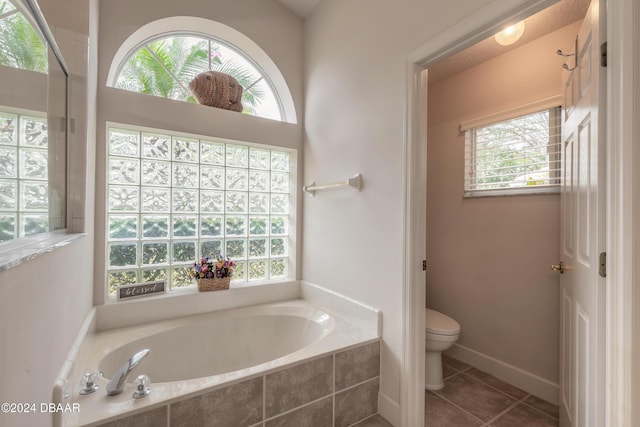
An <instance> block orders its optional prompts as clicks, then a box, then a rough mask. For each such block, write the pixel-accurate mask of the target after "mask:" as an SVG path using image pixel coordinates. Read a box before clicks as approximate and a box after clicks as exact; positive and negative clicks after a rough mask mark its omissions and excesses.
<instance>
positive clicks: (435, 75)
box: [277, 0, 590, 83]
mask: <svg viewBox="0 0 640 427" xmlns="http://www.w3.org/2000/svg"><path fill="white" fill-rule="evenodd" d="M277 1H278V2H279V3H281V4H282V5H284V6H285V7H286V8H287V9H289V10H291V11H292V12H293V13H295V14H296V15H298V16H300V17H301V18H306V17H307V16H309V15H310V14H311V13H312V12H313V10H314V9H315V7H316V6H317V5H318V4H319V3H320V2H321V1H322V0H277ZM589 3H590V0H559V1H558V3H556V4H554V5H553V6H550V7H548V8H546V9H544V10H543V11H541V12H539V13H537V14H535V15H532V16H530V17H529V18H527V19H525V27H526V28H525V31H524V35H523V36H522V38H521V39H520V40H518V41H517V42H516V43H514V44H512V45H511V46H500V45H499V44H498V43H496V41H495V40H494V39H493V36H492V37H489V38H487V39H485V40H483V41H481V42H479V43H477V44H475V45H473V46H471V47H469V48H467V49H465V50H463V51H461V52H458V53H456V54H454V55H451V56H450V57H448V58H446V59H444V60H442V61H440V62H438V63H437V64H435V65H432V66H430V67H429V83H435V82H437V81H439V80H442V79H444V78H446V77H448V76H451V75H454V74H457V73H459V72H461V71H464V70H466V69H469V68H471V67H474V66H476V65H478V64H481V63H483V62H485V61H488V60H489V59H492V58H495V57H497V56H500V55H502V54H505V53H507V52H509V51H510V50H512V49H515V48H517V47H519V46H522V45H523V44H525V43H528V42H530V41H533V40H535V39H537V38H539V37H542V36H544V35H546V34H549V33H551V32H552V31H555V30H558V29H560V28H562V27H565V26H567V25H569V24H572V23H574V22H576V21H579V20H581V19H583V18H584V16H585V15H586V13H587V9H589Z"/></svg>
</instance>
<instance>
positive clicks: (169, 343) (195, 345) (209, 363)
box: [94, 302, 335, 382]
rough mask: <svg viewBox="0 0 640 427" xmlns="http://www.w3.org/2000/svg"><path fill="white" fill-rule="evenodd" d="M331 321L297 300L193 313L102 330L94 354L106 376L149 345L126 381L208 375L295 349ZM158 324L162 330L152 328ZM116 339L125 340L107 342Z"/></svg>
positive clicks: (309, 341)
mask: <svg viewBox="0 0 640 427" xmlns="http://www.w3.org/2000/svg"><path fill="white" fill-rule="evenodd" d="M334 326H335V319H334V318H333V317H332V316H330V315H328V314H327V313H326V312H324V311H322V310H319V309H317V308H314V307H312V306H309V305H305V304H301V303H300V302H296V303H287V304H270V305H261V306H256V307H245V308H241V309H233V310H225V311H219V312H213V313H209V314H205V315H199V316H191V317H187V318H182V319H176V320H173V321H169V322H162V324H158V325H147V326H141V327H135V328H130V330H127V331H117V332H115V333H104V334H103V335H104V336H105V338H106V340H104V341H105V342H104V345H102V344H101V343H99V347H97V348H96V350H97V349H101V351H98V352H97V354H96V356H97V357H101V356H102V359H101V361H100V362H99V364H98V372H102V373H103V376H104V377H105V378H107V379H109V378H111V377H112V375H113V374H114V372H116V371H117V370H118V368H120V366H122V364H123V363H124V362H126V361H127V360H128V359H129V357H131V356H132V355H133V354H134V353H136V352H138V351H140V350H142V349H145V348H148V349H150V350H151V352H150V353H149V355H148V356H147V357H146V358H145V359H144V360H143V361H142V363H141V364H140V365H139V366H138V367H137V368H136V369H135V370H134V372H132V374H131V375H130V377H129V379H130V381H132V380H133V378H135V376H136V375H137V374H138V373H140V374H141V373H144V374H146V375H148V376H149V377H150V378H151V380H152V381H154V382H168V381H180V380H189V379H193V378H201V377H208V376H211V375H217V374H223V373H226V372H232V371H236V370H239V369H245V368H249V367H252V366H256V365H260V364H262V363H265V362H269V361H271V360H275V359H278V358H280V357H283V356H286V355H288V354H291V353H295V352H296V351H298V350H300V349H302V348H304V347H307V346H308V345H310V344H312V343H314V342H316V341H318V340H319V339H320V338H322V337H323V336H325V335H327V334H328V333H330V332H331V330H332V329H333V328H334ZM158 327H159V328H160V330H157V331H155V332H152V330H156V329H158ZM116 336H117V338H116ZM101 338H102V337H101ZM100 341H103V340H100ZM117 341H119V342H120V343H122V342H123V341H124V342H126V344H124V345H119V346H118V347H116V348H112V346H111V345H109V343H113V344H115V343H116V342H117ZM94 347H95V345H94Z"/></svg>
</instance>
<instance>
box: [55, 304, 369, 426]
mask: <svg viewBox="0 0 640 427" xmlns="http://www.w3.org/2000/svg"><path fill="white" fill-rule="evenodd" d="M356 308H357V307H356ZM364 310H365V311H366V309H364ZM356 311H357V310H356ZM377 316H378V315H377V312H372V317H371V319H372V321H368V320H367V321H366V322H365V323H366V324H368V325H369V326H370V327H363V323H362V322H360V323H359V322H357V321H354V319H347V318H344V317H342V316H339V315H335V314H333V313H330V312H327V311H325V310H322V309H319V308H317V307H315V306H313V305H312V304H310V303H309V302H307V301H304V300H300V299H296V300H289V301H282V302H275V303H269V304H263V305H256V306H250V307H242V308H234V309H229V310H222V311H215V312H211V313H206V314H199V315H194V316H188V317H181V318H177V319H169V320H162V321H157V322H154V323H149V324H143V325H137V326H129V327H123V328H118V329H111V330H106V331H99V332H96V333H93V334H89V335H87V338H86V339H85V342H86V344H87V345H88V346H89V347H90V350H88V355H87V356H86V363H84V365H83V366H82V369H80V368H81V367H80V366H78V371H80V372H92V371H95V372H102V373H103V375H102V377H101V378H100V380H99V382H100V388H99V390H97V391H96V392H95V393H93V394H89V395H80V394H79V391H80V386H79V383H80V381H79V380H80V377H81V374H79V375H77V377H76V378H70V379H69V381H68V383H69V386H70V388H69V392H70V396H69V397H68V398H66V399H64V400H63V403H72V404H73V403H78V404H79V405H80V411H79V412H78V413H71V414H65V416H64V418H63V420H62V422H61V423H60V424H61V425H64V426H78V425H97V424H100V423H102V422H105V421H108V420H113V419H115V418H120V417H123V416H128V415H131V414H135V413H139V412H143V411H145V410H147V409H149V408H153V407H158V406H161V405H167V404H171V403H172V402H176V401H180V400H184V399H185V398H187V397H192V396H197V395H198V394H202V393H207V392H209V391H211V390H215V389H218V388H221V387H225V386H228V385H229V384H234V383H237V382H239V381H244V380H246V379H248V378H254V377H258V376H262V375H266V374H268V373H270V372H275V371H278V370H281V369H284V368H286V367H289V366H292V365H295V364H297V363H300V362H302V361H306V360H312V359H314V358H317V357H320V356H323V355H327V354H331V353H334V352H336V351H340V350H343V349H347V348H350V347H354V346H358V345H362V344H363V343H367V342H371V341H372V340H374V341H375V340H377V339H378V337H379V332H378V329H377V323H376V322H377V320H376V319H377V318H378V317H377ZM365 326H366V325H365ZM144 348H148V349H150V350H151V351H150V353H149V355H148V356H147V357H146V358H145V359H143V360H142V362H141V363H140V364H139V366H138V367H137V368H136V369H135V370H134V371H133V372H132V374H131V375H130V376H129V379H128V382H127V384H126V385H125V389H124V391H123V392H122V393H121V394H119V395H117V396H107V395H106V391H105V389H106V385H107V383H108V380H109V379H110V378H111V376H112V375H113V373H114V372H115V371H116V370H117V369H118V368H119V367H120V366H122V364H124V363H125V362H126V361H127V360H128V359H129V357H131V355H133V354H134V353H136V352H137V351H140V350H142V349H144ZM140 374H145V375H148V376H149V378H150V380H151V394H150V395H149V396H147V397H145V398H143V399H132V393H133V385H132V384H131V383H132V381H133V380H134V379H135V378H136V376H137V375H140Z"/></svg>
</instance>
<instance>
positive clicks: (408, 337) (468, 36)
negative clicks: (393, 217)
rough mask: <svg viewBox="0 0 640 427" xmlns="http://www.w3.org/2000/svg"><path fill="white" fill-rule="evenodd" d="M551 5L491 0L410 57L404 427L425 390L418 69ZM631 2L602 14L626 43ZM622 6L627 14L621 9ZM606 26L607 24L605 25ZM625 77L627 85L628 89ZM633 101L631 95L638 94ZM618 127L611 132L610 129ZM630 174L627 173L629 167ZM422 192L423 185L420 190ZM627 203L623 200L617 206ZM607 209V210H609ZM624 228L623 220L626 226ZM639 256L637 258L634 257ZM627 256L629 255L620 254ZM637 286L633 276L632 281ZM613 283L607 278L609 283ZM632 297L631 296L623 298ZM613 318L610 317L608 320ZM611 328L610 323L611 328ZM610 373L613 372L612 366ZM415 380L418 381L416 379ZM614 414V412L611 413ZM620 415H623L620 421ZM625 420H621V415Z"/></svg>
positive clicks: (616, 386)
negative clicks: (420, 241) (423, 375)
mask: <svg viewBox="0 0 640 427" xmlns="http://www.w3.org/2000/svg"><path fill="white" fill-rule="evenodd" d="M550 3H553V2H545V1H539V2H533V4H532V3H530V2H525V1H521V2H518V4H516V5H515V6H514V5H513V3H509V4H506V2H505V3H503V2H499V1H497V2H494V3H493V4H492V5H491V7H490V8H486V9H484V10H482V11H480V12H479V13H477V14H475V15H473V16H471V17H470V18H468V19H467V20H465V21H464V22H461V23H460V24H459V25H456V26H455V27H453V28H451V29H450V30H449V31H447V32H446V33H443V34H441V35H440V36H439V37H437V38H435V39H433V40H431V41H430V42H429V43H427V44H425V45H424V46H422V47H420V48H419V49H416V50H415V51H414V52H412V53H411V54H410V55H409V56H408V74H407V78H408V81H409V83H410V84H409V85H408V89H407V100H408V112H409V114H408V120H407V168H406V170H407V182H408V184H407V195H408V200H407V212H408V213H407V217H406V220H407V229H406V230H407V233H406V236H407V238H406V242H407V245H406V247H407V259H408V262H407V267H406V271H407V275H406V279H405V283H406V287H405V309H406V310H405V314H406V315H405V332H406V333H405V338H404V349H405V350H404V352H403V354H404V359H403V371H402V372H403V378H402V381H403V387H402V400H401V404H402V410H401V416H402V421H401V423H402V425H407V426H408V425H421V424H422V422H423V421H422V420H421V422H418V420H420V419H421V418H422V415H421V413H422V414H423V409H424V407H423V405H424V402H423V398H421V397H420V396H423V391H422V387H423V386H424V382H423V380H421V379H420V375H416V372H420V369H421V367H420V364H421V363H423V358H421V357H420V354H419V351H420V350H421V351H424V347H423V346H422V348H420V345H418V344H416V342H418V341H419V340H420V339H421V336H422V332H423V324H422V323H423V322H422V321H421V320H422V313H423V310H424V304H423V302H424V295H425V293H424V291H422V289H424V288H421V286H424V276H423V274H424V273H421V272H420V271H419V270H418V269H417V268H415V267H417V265H416V264H417V261H418V260H419V259H421V258H422V259H424V254H425V248H423V247H421V246H420V244H419V243H416V240H417V239H418V238H417V237H416V238H414V237H413V236H423V235H424V234H422V233H423V232H424V225H423V224H422V222H423V221H424V216H421V214H426V209H424V210H423V211H422V212H421V211H420V203H419V202H420V191H418V189H419V188H420V186H421V185H422V184H421V182H422V181H421V178H424V175H423V170H422V169H421V167H425V168H426V165H421V164H420V162H419V161H416V157H415V156H416V155H419V154H420V153H421V152H422V153H424V152H425V151H426V147H425V145H426V144H425V135H426V131H425V123H424V121H423V120H421V117H422V113H421V112H423V111H426V105H422V104H421V103H420V101H421V98H422V96H421V95H420V94H422V93H424V91H426V85H427V82H426V78H425V76H424V75H422V74H421V73H422V70H424V69H426V68H428V67H429V65H431V64H434V63H436V62H438V61H439V60H441V59H443V58H446V57H447V56H449V55H450V54H452V53H455V52H457V51H460V50H462V49H464V48H466V47H467V46H469V45H471V44H473V43H475V42H476V41H478V40H481V39H484V38H486V37H487V36H489V35H491V34H493V33H495V32H496V31H497V30H498V29H499V28H500V27H501V25H502V24H506V23H508V22H514V21H517V20H520V19H522V18H524V17H526V16H529V15H531V14H533V13H535V12H537V11H539V10H542V9H543V8H545V7H547V6H549V4H550ZM631 5H632V2H631V1H630V0H617V1H613V2H611V3H610V6H609V9H608V21H609V22H611V21H614V22H615V23H616V24H615V25H616V26H617V27H616V28H617V29H618V30H619V31H617V32H618V33H619V34H618V35H617V39H616V40H618V41H621V42H622V41H623V40H624V36H623V35H624V34H625V31H626V32H627V34H630V32H629V31H630V30H631V28H632V22H633V20H632V19H630V18H629V17H628V16H626V15H625V13H624V12H623V11H624V10H633V8H632V7H631ZM625 8H628V9H625ZM610 27H611V26H610ZM624 41H625V43H622V47H621V50H623V51H624V52H625V53H626V54H627V55H628V56H626V58H632V57H633V55H632V49H631V47H632V46H633V45H634V44H633V43H628V42H627V41H626V40H624ZM609 42H610V43H611V42H612V39H611V38H610V39H609ZM634 43H637V40H634ZM632 64H633V63H632V62H631V63H630V64H624V63H622V61H621V62H620V63H617V64H616V65H612V64H611V61H610V65H609V66H610V67H612V66H613V67H617V68H618V69H619V70H620V71H621V73H622V75H623V76H627V77H628V76H631V75H632V74H633V73H632V70H633V66H632ZM628 84H629V80H627V86H626V87H627V89H628V88H629V86H628ZM610 87H612V88H613V90H612V91H611V92H610V93H609V101H610V102H609V105H610V106H611V105H614V106H616V108H617V109H618V112H619V113H622V111H624V110H623V109H622V108H621V105H623V104H624V102H623V99H626V100H627V101H626V102H629V98H631V97H630V95H629V96H628V95H627V94H626V93H625V91H624V90H623V85H622V81H614V82H613V84H612V83H611V82H610ZM636 96H637V95H636ZM611 129H612V130H610V133H616V132H617V133H618V134H624V135H626V136H627V137H631V136H632V135H634V132H637V130H636V131H634V129H632V128H629V126H625V125H624V124H623V123H619V121H618V123H617V125H616V124H615V123H614V126H612V127H611ZM616 129H617V130H616ZM630 149H631V145H630V144H629V143H623V144H622V145H621V146H620V147H616V148H615V150H614V151H616V153H614V154H615V155H614V156H609V162H610V163H609V168H608V170H611V165H612V164H615V167H618V168H624V167H625V162H624V161H623V158H624V157H623V156H621V153H623V152H626V153H629V154H630V153H631V151H629V150H630ZM626 167H627V168H629V167H630V164H629V163H627V164H626ZM627 170H628V169H627ZM631 182H632V180H631V181H630V180H629V179H622V180H619V179H618V180H617V182H615V183H614V184H613V185H612V187H614V188H613V190H614V192H613V197H612V198H613V199H614V201H616V200H617V201H618V203H619V204H620V203H621V200H627V198H628V199H630V200H633V194H632V191H630V190H631V188H632V185H631ZM423 189H424V188H423ZM623 204H625V205H626V202H625V203H623ZM411 208H414V210H413V213H409V212H411V211H412V210H411ZM609 208H610V209H611V206H610V207H609ZM625 225H626V226H629V223H626V224H625ZM607 228H608V230H611V231H612V232H611V233H608V234H609V235H610V236H611V240H612V242H613V248H621V247H623V246H624V242H626V244H627V246H626V247H627V248H628V247H629V246H628V244H629V243H630V238H631V236H632V234H630V233H628V232H627V235H626V236H625V235H624V232H623V227H622V226H621V225H620V224H608V225H607ZM632 255H633V256H635V257H636V258H637V253H634V254H632ZM625 258H626V259H629V257H625ZM615 267H619V268H620V267H621V266H620V264H618V263H617V261H616V262H615V263H614V264H612V268H610V271H609V272H608V273H609V276H608V277H614V278H618V280H619V279H620V278H621V277H622V276H621V275H622V271H620V270H619V268H618V269H616V268H615ZM632 278H634V279H635V280H636V281H637V275H635V276H632ZM612 280H613V279H612ZM620 286H621V288H619V290H616V291H608V292H609V293H608V295H607V300H608V301H610V304H614V305H615V306H616V307H619V308H621V309H625V310H626V315H627V316H629V315H630V313H631V311H630V310H631V301H629V300H628V302H627V304H624V303H623V301H622V299H621V298H620V297H621V294H619V292H622V290H623V289H626V290H627V291H629V290H630V288H631V285H630V284H623V283H620ZM627 295H631V294H627ZM608 309H609V310H610V309H611V305H610V306H609V307H608ZM609 310H608V319H610V320H612V321H613V322H614V323H616V324H617V325H619V326H620V327H621V328H622V329H623V332H624V333H621V334H615V335H617V336H612V339H614V340H615V339H618V340H622V337H626V338H627V339H629V341H633V340H632V339H631V336H630V335H629V334H628V332H629V331H630V330H631V323H630V322H629V319H630V317H627V321H626V323H625V321H623V319H622V317H621V316H620V315H618V314H616V315H615V316H613V315H612V314H611V312H610V311H609ZM612 317H613V318H614V319H612ZM610 327H611V326H610ZM618 342H620V344H621V345H622V346H621V347H619V348H618V350H616V351H610V350H607V351H608V354H609V355H610V356H612V357H609V359H608V368H607V369H608V372H609V373H610V372H620V367H621V366H623V367H626V368H629V369H631V368H632V366H633V365H632V363H631V362H630V359H629V358H628V356H629V355H630V354H631V351H632V348H633V346H632V345H631V344H630V343H629V342H626V343H625V342H623V341H618ZM625 355H627V356H626V357H627V359H625ZM611 365H613V366H611ZM613 368H615V369H613ZM416 377H417V378H416ZM609 384H610V385H611V386H610V389H609V390H608V393H607V394H613V395H615V396H617V397H618V399H621V400H623V401H625V402H630V400H629V397H628V396H629V394H628V393H627V394H626V395H625V394H624V393H623V392H624V390H625V387H627V388H626V390H629V389H630V388H631V386H630V380H627V381H625V380H622V379H620V378H613V377H610V381H609ZM608 401H611V398H608ZM619 402H620V400H618V401H616V402H612V404H611V405H610V406H609V407H610V408H611V409H612V411H611V412H609V413H608V414H607V418H608V419H614V417H617V418H615V420H616V422H615V424H618V422H619V420H621V419H626V420H631V419H632V417H633V410H630V409H624V408H623V406H624V405H623V404H622V403H619ZM614 412H615V415H614ZM620 417H623V418H620ZM624 417H626V418H624Z"/></svg>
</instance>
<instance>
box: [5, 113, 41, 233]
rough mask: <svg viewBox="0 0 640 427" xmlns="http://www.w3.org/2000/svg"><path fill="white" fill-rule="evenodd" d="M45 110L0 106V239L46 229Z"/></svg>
mask: <svg viewBox="0 0 640 427" xmlns="http://www.w3.org/2000/svg"><path fill="white" fill-rule="evenodd" d="M48 174H49V172H48V132H47V118H46V116H45V115H44V114H42V115H40V114H20V113H11V112H6V111H3V110H2V108H0V242H3V241H6V240H13V239H16V238H19V237H25V236H29V235H31V234H38V233H45V232H48V231H49V185H48V182H47V180H48V177H49V176H48Z"/></svg>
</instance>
